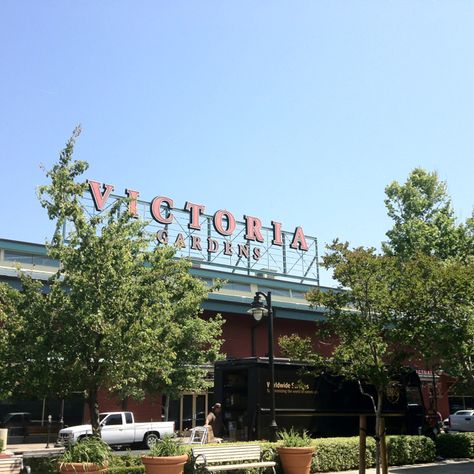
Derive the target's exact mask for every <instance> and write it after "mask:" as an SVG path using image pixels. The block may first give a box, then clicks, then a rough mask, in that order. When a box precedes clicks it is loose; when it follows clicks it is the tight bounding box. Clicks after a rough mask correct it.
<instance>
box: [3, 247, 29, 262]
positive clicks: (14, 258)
mask: <svg viewBox="0 0 474 474" xmlns="http://www.w3.org/2000/svg"><path fill="white" fill-rule="evenodd" d="M3 260H5V261H6V262H18V263H27V264H29V265H32V264H33V255H30V254H27V253H20V252H12V251H11V250H5V251H4V252H3Z"/></svg>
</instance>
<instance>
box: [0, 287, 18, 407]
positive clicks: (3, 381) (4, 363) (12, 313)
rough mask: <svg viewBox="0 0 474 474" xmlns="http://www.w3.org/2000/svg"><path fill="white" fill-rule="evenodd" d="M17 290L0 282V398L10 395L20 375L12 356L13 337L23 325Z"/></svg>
mask: <svg viewBox="0 0 474 474" xmlns="http://www.w3.org/2000/svg"><path fill="white" fill-rule="evenodd" d="M19 296H20V294H19V292H18V290H15V289H13V288H12V287H11V286H9V285H7V284H6V283H0V400H1V399H2V398H7V397H9V396H10V395H11V393H12V391H13V389H14V387H15V386H16V384H17V383H18V380H19V379H20V376H19V374H18V371H19V370H20V368H19V367H16V365H17V364H16V363H15V359H14V357H13V354H12V353H13V348H14V347H15V346H14V345H13V343H14V339H15V336H16V334H17V333H19V332H21V330H22V328H23V325H22V321H20V320H19V318H18V312H17V304H18V299H19Z"/></svg>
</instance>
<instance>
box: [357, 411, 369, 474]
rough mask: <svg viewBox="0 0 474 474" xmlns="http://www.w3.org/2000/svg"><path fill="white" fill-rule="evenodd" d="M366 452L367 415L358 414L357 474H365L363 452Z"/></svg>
mask: <svg viewBox="0 0 474 474" xmlns="http://www.w3.org/2000/svg"><path fill="white" fill-rule="evenodd" d="M366 452H367V417H366V416H365V415H360V416H359V474H365V469H366V463H365V454H366Z"/></svg>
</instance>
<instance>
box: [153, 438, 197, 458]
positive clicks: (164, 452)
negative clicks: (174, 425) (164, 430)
mask: <svg viewBox="0 0 474 474" xmlns="http://www.w3.org/2000/svg"><path fill="white" fill-rule="evenodd" d="M187 451H188V450H187V448H186V446H185V445H183V444H181V443H180V442H179V440H177V439H176V438H174V437H173V436H171V435H166V436H163V438H161V439H160V440H159V441H158V442H157V443H155V444H154V445H153V446H152V447H151V449H150V452H149V453H148V455H149V456H154V457H162V456H181V455H183V454H185V453H186V452H187Z"/></svg>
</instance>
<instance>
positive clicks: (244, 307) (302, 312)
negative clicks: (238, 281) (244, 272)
mask: <svg viewBox="0 0 474 474" xmlns="http://www.w3.org/2000/svg"><path fill="white" fill-rule="evenodd" d="M252 301H253V298H250V297H245V296H231V295H222V294H218V293H210V294H209V297H208V299H207V300H206V301H205V302H204V304H203V308H204V309H205V310H209V311H216V312H221V313H223V312H229V313H236V314H242V315H245V316H248V314H247V311H248V309H249V308H250V304H251V303H252ZM272 306H273V308H274V310H275V317H276V318H284V319H296V320H304V321H320V320H323V319H325V313H326V310H325V309H324V308H313V307H311V306H309V305H305V304H297V303H286V302H283V301H275V302H273V304H272Z"/></svg>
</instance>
